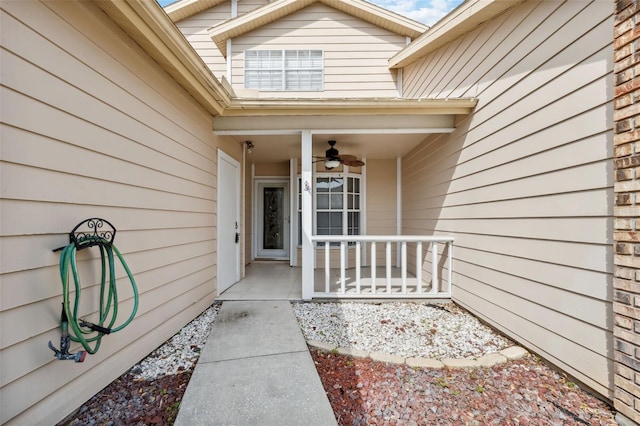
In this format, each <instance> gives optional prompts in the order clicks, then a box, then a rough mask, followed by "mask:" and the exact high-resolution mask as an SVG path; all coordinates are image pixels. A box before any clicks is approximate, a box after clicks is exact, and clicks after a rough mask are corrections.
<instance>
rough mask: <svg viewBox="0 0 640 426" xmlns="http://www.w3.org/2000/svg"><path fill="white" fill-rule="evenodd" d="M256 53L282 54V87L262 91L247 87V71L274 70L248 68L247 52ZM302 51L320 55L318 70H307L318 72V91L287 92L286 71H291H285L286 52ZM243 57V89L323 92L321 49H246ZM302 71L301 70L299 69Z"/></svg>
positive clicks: (322, 58) (268, 69)
mask: <svg viewBox="0 0 640 426" xmlns="http://www.w3.org/2000/svg"><path fill="white" fill-rule="evenodd" d="M257 51H280V52H282V66H281V69H280V70H281V71H282V85H281V88H280V89H262V88H259V87H247V71H259V70H263V71H275V70H276V68H248V67H247V60H246V58H247V52H257ZM304 51H309V52H312V51H317V52H320V55H321V61H322V65H321V66H320V68H319V69H317V68H309V70H310V71H320V74H321V77H320V88H318V89H313V88H309V89H297V90H287V89H286V85H287V78H286V76H287V71H292V70H287V68H286V66H285V65H286V54H287V53H286V52H304ZM243 57H244V71H243V72H244V87H245V89H253V90H259V91H261V92H323V91H324V50H323V49H247V50H245V51H244V52H243ZM300 69H302V68H300Z"/></svg>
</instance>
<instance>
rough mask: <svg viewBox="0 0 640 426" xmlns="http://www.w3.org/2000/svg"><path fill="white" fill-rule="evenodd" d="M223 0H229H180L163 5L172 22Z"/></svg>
mask: <svg viewBox="0 0 640 426" xmlns="http://www.w3.org/2000/svg"><path fill="white" fill-rule="evenodd" d="M225 1H229V0H180V1H177V2H175V3H172V4H170V5H168V6H167V7H165V8H164V11H165V12H167V15H169V18H171V20H172V21H173V22H179V21H182V20H183V19H187V18H188V17H190V16H193V15H195V14H196V13H200V12H202V11H204V10H207V9H209V8H212V7H215V6H217V5H219V4H221V3H224V2H225Z"/></svg>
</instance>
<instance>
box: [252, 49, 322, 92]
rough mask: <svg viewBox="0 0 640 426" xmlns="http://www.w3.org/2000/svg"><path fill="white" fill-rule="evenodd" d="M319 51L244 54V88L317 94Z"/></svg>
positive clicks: (318, 88)
mask: <svg viewBox="0 0 640 426" xmlns="http://www.w3.org/2000/svg"><path fill="white" fill-rule="evenodd" d="M323 63H324V57H323V53H322V50H245V52H244V87H245V88H247V89H258V90H263V91H321V90H322V89H323V68H324V65H323Z"/></svg>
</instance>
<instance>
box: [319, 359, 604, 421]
mask: <svg viewBox="0 0 640 426" xmlns="http://www.w3.org/2000/svg"><path fill="white" fill-rule="evenodd" d="M311 355H312V357H313V359H314V361H315V363H316V368H317V369H318V373H319V374H320V378H321V380H322V382H323V385H324V388H325V390H326V392H327V395H328V397H329V401H330V402H331V405H332V407H333V410H334V413H335V415H336V419H337V420H338V423H339V424H340V425H436V424H437V425H615V424H616V422H615V420H614V415H615V414H614V412H613V410H612V409H611V408H610V407H609V406H608V405H607V404H605V403H604V402H602V401H600V400H598V399H596V398H595V397H593V396H592V395H591V394H590V393H588V392H586V391H584V390H582V389H580V388H579V387H578V386H577V385H576V384H574V383H572V382H571V381H569V379H567V377H566V376H564V375H563V374H561V373H558V372H557V371H554V370H553V369H551V368H549V367H548V366H546V365H545V364H543V363H542V362H541V361H540V360H538V359H536V358H535V357H533V356H528V357H526V358H524V359H521V360H517V361H509V362H507V363H505V364H501V365H496V366H494V367H491V368H476V369H441V370H437V369H414V368H410V367H408V366H406V365H393V364H385V363H380V362H373V361H371V360H370V359H364V360H363V359H356V358H352V357H348V356H343V355H339V354H335V353H327V352H322V351H318V350H312V351H311Z"/></svg>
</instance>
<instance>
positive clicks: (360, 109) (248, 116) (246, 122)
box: [213, 99, 477, 163]
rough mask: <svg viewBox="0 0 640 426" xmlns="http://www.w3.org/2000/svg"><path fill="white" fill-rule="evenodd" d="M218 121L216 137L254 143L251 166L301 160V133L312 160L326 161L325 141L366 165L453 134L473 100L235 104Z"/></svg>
mask: <svg viewBox="0 0 640 426" xmlns="http://www.w3.org/2000/svg"><path fill="white" fill-rule="evenodd" d="M234 101H235V102H237V103H238V105H234V103H233V102H232V106H231V107H230V108H228V109H227V110H225V112H224V113H223V114H222V115H219V116H217V117H215V118H214V122H213V127H214V133H216V134H217V135H224V136H230V137H231V138H233V139H234V140H236V141H238V142H239V143H241V144H244V142H245V141H251V142H252V143H253V145H254V148H253V152H252V153H251V154H249V155H247V161H248V162H249V163H257V162H280V161H287V160H288V159H290V158H300V156H301V132H302V130H303V129H304V130H309V131H310V132H311V134H312V144H313V148H312V149H313V155H314V156H324V153H325V151H326V149H327V141H329V140H336V141H337V142H338V145H337V146H336V148H337V149H338V150H339V151H340V153H341V154H350V155H355V156H357V157H364V158H367V159H389V158H396V157H398V156H403V155H405V154H406V153H407V152H409V151H411V150H412V149H413V148H414V147H415V146H417V145H418V144H419V143H420V142H421V141H423V140H424V139H425V138H426V137H427V136H428V135H430V134H439V133H450V132H452V131H453V130H454V128H455V120H456V116H457V115H466V114H468V113H469V112H470V111H471V110H472V109H473V107H474V106H475V104H476V102H477V101H476V100H475V99H450V100H446V99H385V100H382V99H379V100H374V99H364V100H363V99H350V100H344V99H342V100H327V99H323V100H288V101H286V100H285V101H283V100H271V99H269V100H263V99H260V100H246V99H245V100H242V101H239V100H234Z"/></svg>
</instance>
